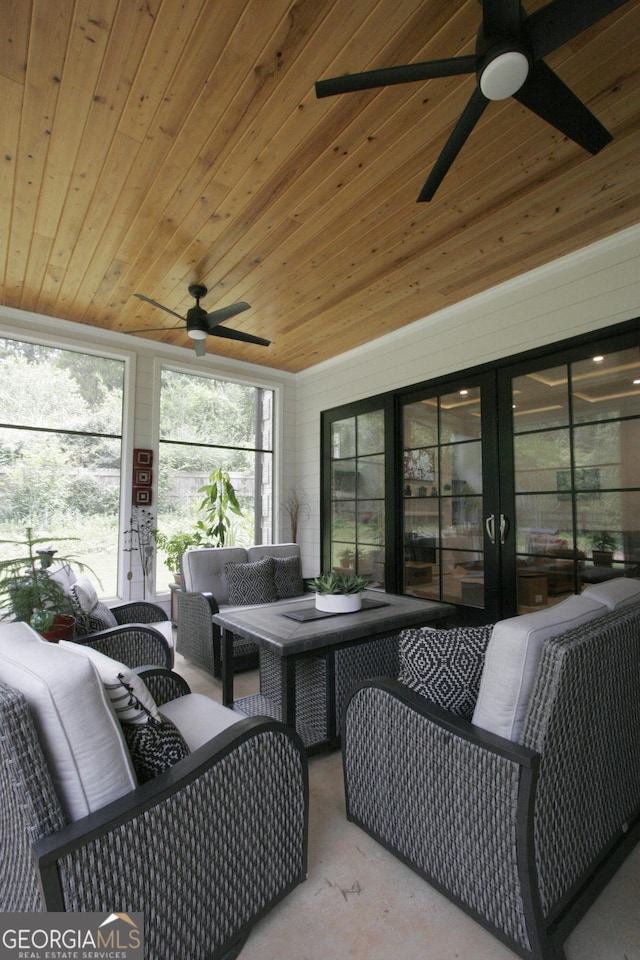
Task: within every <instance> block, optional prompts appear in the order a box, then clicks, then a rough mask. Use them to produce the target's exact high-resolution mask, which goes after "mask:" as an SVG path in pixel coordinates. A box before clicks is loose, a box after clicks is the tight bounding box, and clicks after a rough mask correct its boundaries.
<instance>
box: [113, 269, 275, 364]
mask: <svg viewBox="0 0 640 960" xmlns="http://www.w3.org/2000/svg"><path fill="white" fill-rule="evenodd" d="M189 293H190V294H191V296H192V297H195V301H196V305H195V307H190V308H189V309H188V310H187V315H186V317H181V316H180V314H179V313H176V312H175V310H170V309H169V307H165V306H164V305H163V304H161V303H158V302H157V301H156V300H151V299H150V298H149V297H145V296H144V294H142V293H134V297H138V299H139V300H145V301H146V302H147V303H150V304H152V305H153V306H154V307H158V308H159V309H160V310H164V311H165V313H170V314H171V316H173V317H177V318H178V320H181V321H182V322H183V323H185V322H186V324H187V333H188V334H189V336H190V337H191V339H192V340H193V346H194V348H195V351H196V356H198V357H204V355H205V352H206V351H205V340H206V338H207V336H213V337H224V338H225V339H227V340H241V341H242V342H243V343H256V344H258V346H260V347H268V346H269V344H270V343H271V341H270V340H264V339H263V338H262V337H254V336H253V334H251V333H244V332H243V331H242V330H232V329H231V328H230V327H221V326H220V324H221V323H223V322H224V321H225V320H229V319H230V318H231V317H235V316H236V315H237V314H239V313H243V312H244V311H245V310H250V309H251V307H250V305H249V304H248V303H245V302H244V300H241V301H240V302H239V303H232V304H230V305H229V306H228V307H220V308H219V309H218V310H212V311H211V313H207V311H206V310H205V309H204V307H201V306H200V301H201V299H202V298H203V297H205V296H206V294H207V288H206V287H203V286H202V284H200V283H192V284H191V285H190V287H189ZM178 326H179V325H178V324H176V325H175V326H174V327H146V328H145V329H144V330H129V331H128V332H129V333H155V332H157V331H160V330H162V331H164V332H165V333H166V332H167V331H168V330H177V329H178Z"/></svg>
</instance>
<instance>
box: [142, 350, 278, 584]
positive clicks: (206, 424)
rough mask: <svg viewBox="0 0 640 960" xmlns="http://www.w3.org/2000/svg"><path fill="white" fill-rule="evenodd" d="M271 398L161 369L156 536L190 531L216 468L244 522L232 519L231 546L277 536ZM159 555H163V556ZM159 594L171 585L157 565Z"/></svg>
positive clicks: (161, 566) (227, 383) (246, 388)
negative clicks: (229, 485)
mask: <svg viewBox="0 0 640 960" xmlns="http://www.w3.org/2000/svg"><path fill="white" fill-rule="evenodd" d="M272 433H273V391H272V390H265V389H263V388H260V387H252V386H247V385H245V384H241V383H234V382H231V381H226V380H218V379H214V378H212V377H208V376H200V375H193V374H186V373H180V372H177V371H174V370H170V369H163V371H162V378H161V386H160V442H159V457H158V529H159V530H160V531H161V532H162V533H164V534H166V535H168V536H171V535H172V534H175V533H181V532H189V531H191V530H192V528H193V526H194V524H195V523H196V521H197V519H198V506H199V504H200V502H201V499H202V497H201V495H200V494H199V493H198V490H199V489H200V488H201V487H202V486H203V484H205V483H207V481H208V479H209V474H210V473H211V471H212V470H214V469H216V468H217V467H222V469H223V470H226V471H228V473H229V475H230V477H231V482H232V483H233V486H234V489H235V491H236V494H237V497H238V500H239V503H240V507H241V509H242V513H243V516H242V517H236V516H232V521H233V523H232V528H231V536H230V539H229V543H230V544H232V545H234V544H237V545H240V546H249V545H251V544H252V543H271V540H272V537H273V532H272V530H273V449H272V447H273V443H272ZM161 556H162V554H161V552H160V557H161ZM156 576H157V589H158V590H159V591H162V590H166V586H167V580H168V579H170V577H169V573H168V571H167V568H166V567H165V565H164V563H162V562H158V564H157V570H156Z"/></svg>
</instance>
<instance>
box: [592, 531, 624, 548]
mask: <svg viewBox="0 0 640 960" xmlns="http://www.w3.org/2000/svg"><path fill="white" fill-rule="evenodd" d="M587 539H588V541H589V543H590V544H591V548H592V550H598V551H600V552H601V553H613V552H614V551H615V550H616V549H617V547H618V538H617V537H616V535H615V534H614V533H612V532H611V531H610V530H594V531H592V532H591V533H590V534H589V535H588V537H587Z"/></svg>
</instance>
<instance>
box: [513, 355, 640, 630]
mask: <svg viewBox="0 0 640 960" xmlns="http://www.w3.org/2000/svg"><path fill="white" fill-rule="evenodd" d="M511 407H512V418H513V465H514V469H513V482H514V518H513V520H514V530H513V531H512V539H511V543H512V544H513V547H514V549H515V555H516V566H515V573H516V577H515V579H516V591H517V611H518V613H525V612H528V611H531V610H535V609H537V608H539V607H545V606H551V605H553V604H554V603H557V602H558V601H560V600H562V599H564V598H565V597H566V596H569V595H570V594H572V593H576V592H580V591H581V590H583V589H584V588H585V587H586V586H588V585H589V584H590V583H600V582H603V581H604V580H609V579H612V578H615V577H620V576H633V577H637V576H638V575H639V574H638V569H639V561H640V534H639V533H638V529H639V527H640V489H639V481H638V478H639V476H640V470H639V469H638V467H639V466H640V464H639V463H638V461H639V459H640V457H639V454H638V452H637V451H638V450H639V449H640V446H639V441H640V356H639V351H638V348H637V347H633V348H631V349H629V350H623V351H618V352H612V353H611V354H610V355H598V356H594V357H589V358H588V359H583V360H578V361H576V362H573V363H572V362H567V363H566V364H565V365H562V366H554V367H552V368H549V369H547V370H535V371H532V372H530V373H527V374H526V375H523V376H518V377H514V378H513V379H512V381H511Z"/></svg>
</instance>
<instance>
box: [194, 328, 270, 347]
mask: <svg viewBox="0 0 640 960" xmlns="http://www.w3.org/2000/svg"><path fill="white" fill-rule="evenodd" d="M209 333H210V334H211V336H212V337H224V339H225V340H242V342H243V343H255V344H257V345H258V346H259V347H268V346H269V345H270V343H271V340H264V339H263V338H262V337H254V336H253V334H252V333H244V332H243V331H242V330H232V329H231V328H230V327H214V328H213V330H210V331H209Z"/></svg>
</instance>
